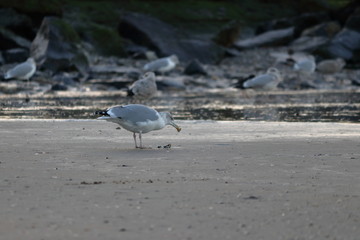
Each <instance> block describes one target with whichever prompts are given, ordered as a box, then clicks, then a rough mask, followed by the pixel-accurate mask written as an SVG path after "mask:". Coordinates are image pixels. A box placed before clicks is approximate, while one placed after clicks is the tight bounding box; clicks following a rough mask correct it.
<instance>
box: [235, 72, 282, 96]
mask: <svg viewBox="0 0 360 240" xmlns="http://www.w3.org/2000/svg"><path fill="white" fill-rule="evenodd" d="M281 81H282V77H281V75H280V72H279V70H278V69H276V68H274V67H271V68H269V69H268V70H267V72H266V73H265V74H262V75H259V76H256V77H254V78H251V79H249V80H246V81H245V82H244V83H243V84H242V86H243V88H244V89H246V88H253V89H260V90H273V89H275V88H276V87H277V85H278V84H279V83H280V82H281Z"/></svg>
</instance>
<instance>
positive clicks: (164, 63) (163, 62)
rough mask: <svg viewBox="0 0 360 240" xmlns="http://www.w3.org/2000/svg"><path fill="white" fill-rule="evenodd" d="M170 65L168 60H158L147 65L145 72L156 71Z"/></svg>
mask: <svg viewBox="0 0 360 240" xmlns="http://www.w3.org/2000/svg"><path fill="white" fill-rule="evenodd" d="M167 65H168V59H167V58H165V59H157V60H155V61H153V62H150V63H148V64H145V66H144V70H145V71H156V70H158V69H160V68H163V67H165V66H167Z"/></svg>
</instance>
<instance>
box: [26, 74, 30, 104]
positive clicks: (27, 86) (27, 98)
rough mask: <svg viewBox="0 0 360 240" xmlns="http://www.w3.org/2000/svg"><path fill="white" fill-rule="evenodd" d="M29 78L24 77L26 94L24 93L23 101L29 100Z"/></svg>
mask: <svg viewBox="0 0 360 240" xmlns="http://www.w3.org/2000/svg"><path fill="white" fill-rule="evenodd" d="M29 81H30V80H29V79H26V90H25V91H26V95H25V102H29V101H30V96H29V93H28V91H29V89H30V82H29Z"/></svg>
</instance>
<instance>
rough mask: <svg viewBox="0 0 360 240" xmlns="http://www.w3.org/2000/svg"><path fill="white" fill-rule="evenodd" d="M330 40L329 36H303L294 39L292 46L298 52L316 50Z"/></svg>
mask: <svg viewBox="0 0 360 240" xmlns="http://www.w3.org/2000/svg"><path fill="white" fill-rule="evenodd" d="M329 41H330V39H329V38H327V37H310V36H303V37H300V38H298V39H296V40H294V41H293V42H292V43H291V44H290V47H291V49H293V50H294V51H296V52H303V51H304V52H312V51H315V50H317V49H319V48H321V47H323V46H324V45H326V44H327V43H328V42H329Z"/></svg>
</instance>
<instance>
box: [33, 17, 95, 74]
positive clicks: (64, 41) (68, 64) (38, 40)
mask: <svg viewBox="0 0 360 240" xmlns="http://www.w3.org/2000/svg"><path fill="white" fill-rule="evenodd" d="M30 55H31V56H32V57H34V58H35V59H36V62H37V63H38V64H39V65H40V67H42V68H45V69H49V70H51V71H53V72H58V71H61V70H63V71H68V70H72V69H76V70H78V71H80V72H81V73H82V74H83V75H86V73H87V70H88V60H87V58H86V56H85V54H84V52H83V51H82V49H81V48H80V38H79V36H78V35H77V33H76V32H75V31H74V29H73V28H72V27H71V26H70V25H69V24H68V23H66V22H65V21H63V20H61V19H59V18H57V17H45V18H44V19H43V22H42V24H41V26H40V29H39V31H38V32H37V34H36V37H35V39H34V41H33V42H32V44H31V51H30Z"/></svg>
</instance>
